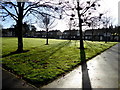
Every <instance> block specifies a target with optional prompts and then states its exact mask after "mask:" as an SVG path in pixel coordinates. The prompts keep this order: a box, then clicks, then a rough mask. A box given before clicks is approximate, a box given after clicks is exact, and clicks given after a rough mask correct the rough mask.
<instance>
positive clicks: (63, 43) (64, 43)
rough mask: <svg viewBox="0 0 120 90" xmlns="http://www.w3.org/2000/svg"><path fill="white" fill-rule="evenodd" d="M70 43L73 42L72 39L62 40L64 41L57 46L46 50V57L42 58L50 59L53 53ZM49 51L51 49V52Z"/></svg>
mask: <svg viewBox="0 0 120 90" xmlns="http://www.w3.org/2000/svg"><path fill="white" fill-rule="evenodd" d="M70 43H71V42H70V41H68V42H62V43H59V44H57V45H56V46H53V47H51V48H49V49H47V50H45V52H46V53H47V54H45V57H44V58H42V60H48V59H49V57H50V56H52V55H53V54H55V53H56V52H57V51H59V50H60V49H61V48H63V47H65V46H68V45H69V44H70ZM47 51H50V52H49V53H48V52H47Z"/></svg>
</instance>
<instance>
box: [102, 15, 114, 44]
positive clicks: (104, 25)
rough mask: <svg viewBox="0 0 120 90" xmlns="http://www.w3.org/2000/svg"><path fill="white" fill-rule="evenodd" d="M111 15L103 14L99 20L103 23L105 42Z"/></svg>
mask: <svg viewBox="0 0 120 90" xmlns="http://www.w3.org/2000/svg"><path fill="white" fill-rule="evenodd" d="M111 19H112V18H111V17H107V16H103V17H102V19H101V22H102V23H103V27H104V28H105V43H107V41H108V30H109V29H108V28H109V26H110V24H111Z"/></svg>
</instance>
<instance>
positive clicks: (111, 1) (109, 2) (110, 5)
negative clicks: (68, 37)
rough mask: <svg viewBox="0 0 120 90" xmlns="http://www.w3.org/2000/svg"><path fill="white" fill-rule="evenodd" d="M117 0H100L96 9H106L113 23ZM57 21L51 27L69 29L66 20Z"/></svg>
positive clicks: (116, 14) (99, 10)
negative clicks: (54, 25)
mask: <svg viewBox="0 0 120 90" xmlns="http://www.w3.org/2000/svg"><path fill="white" fill-rule="evenodd" d="M119 1H120V0H101V1H99V3H100V5H101V6H100V7H99V8H98V9H97V11H98V12H100V13H104V12H106V11H108V12H107V13H106V16H111V17H112V24H113V25H118V2H119ZM119 8H120V7H119ZM119 10H120V9H119ZM119 13H120V12H119ZM119 16H120V15H119ZM119 20H120V19H119ZM0 23H1V22H0ZM57 23H58V24H57V25H56V27H54V28H53V29H54V30H55V29H59V30H61V31H64V30H68V29H69V27H68V26H67V25H66V24H67V23H68V22H66V21H64V20H57ZM12 24H13V23H12V22H11V21H10V20H7V21H6V22H2V25H3V27H4V28H9V27H10V26H11V25H12ZM34 25H35V26H36V28H37V30H40V28H39V27H38V26H37V24H34ZM119 25H120V23H119Z"/></svg>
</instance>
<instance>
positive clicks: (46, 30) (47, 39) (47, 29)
mask: <svg viewBox="0 0 120 90" xmlns="http://www.w3.org/2000/svg"><path fill="white" fill-rule="evenodd" d="M45 45H48V28H47V29H46V44H45Z"/></svg>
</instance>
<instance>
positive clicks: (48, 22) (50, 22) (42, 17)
mask: <svg viewBox="0 0 120 90" xmlns="http://www.w3.org/2000/svg"><path fill="white" fill-rule="evenodd" d="M43 9H44V10H45V12H46V13H43V14H39V15H38V17H37V25H38V26H39V27H40V28H43V29H46V44H45V45H48V38H49V34H48V33H49V29H52V28H53V27H55V26H56V25H57V23H56V22H55V18H54V17H52V16H50V15H49V14H48V13H49V12H50V8H47V7H45V8H43Z"/></svg>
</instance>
